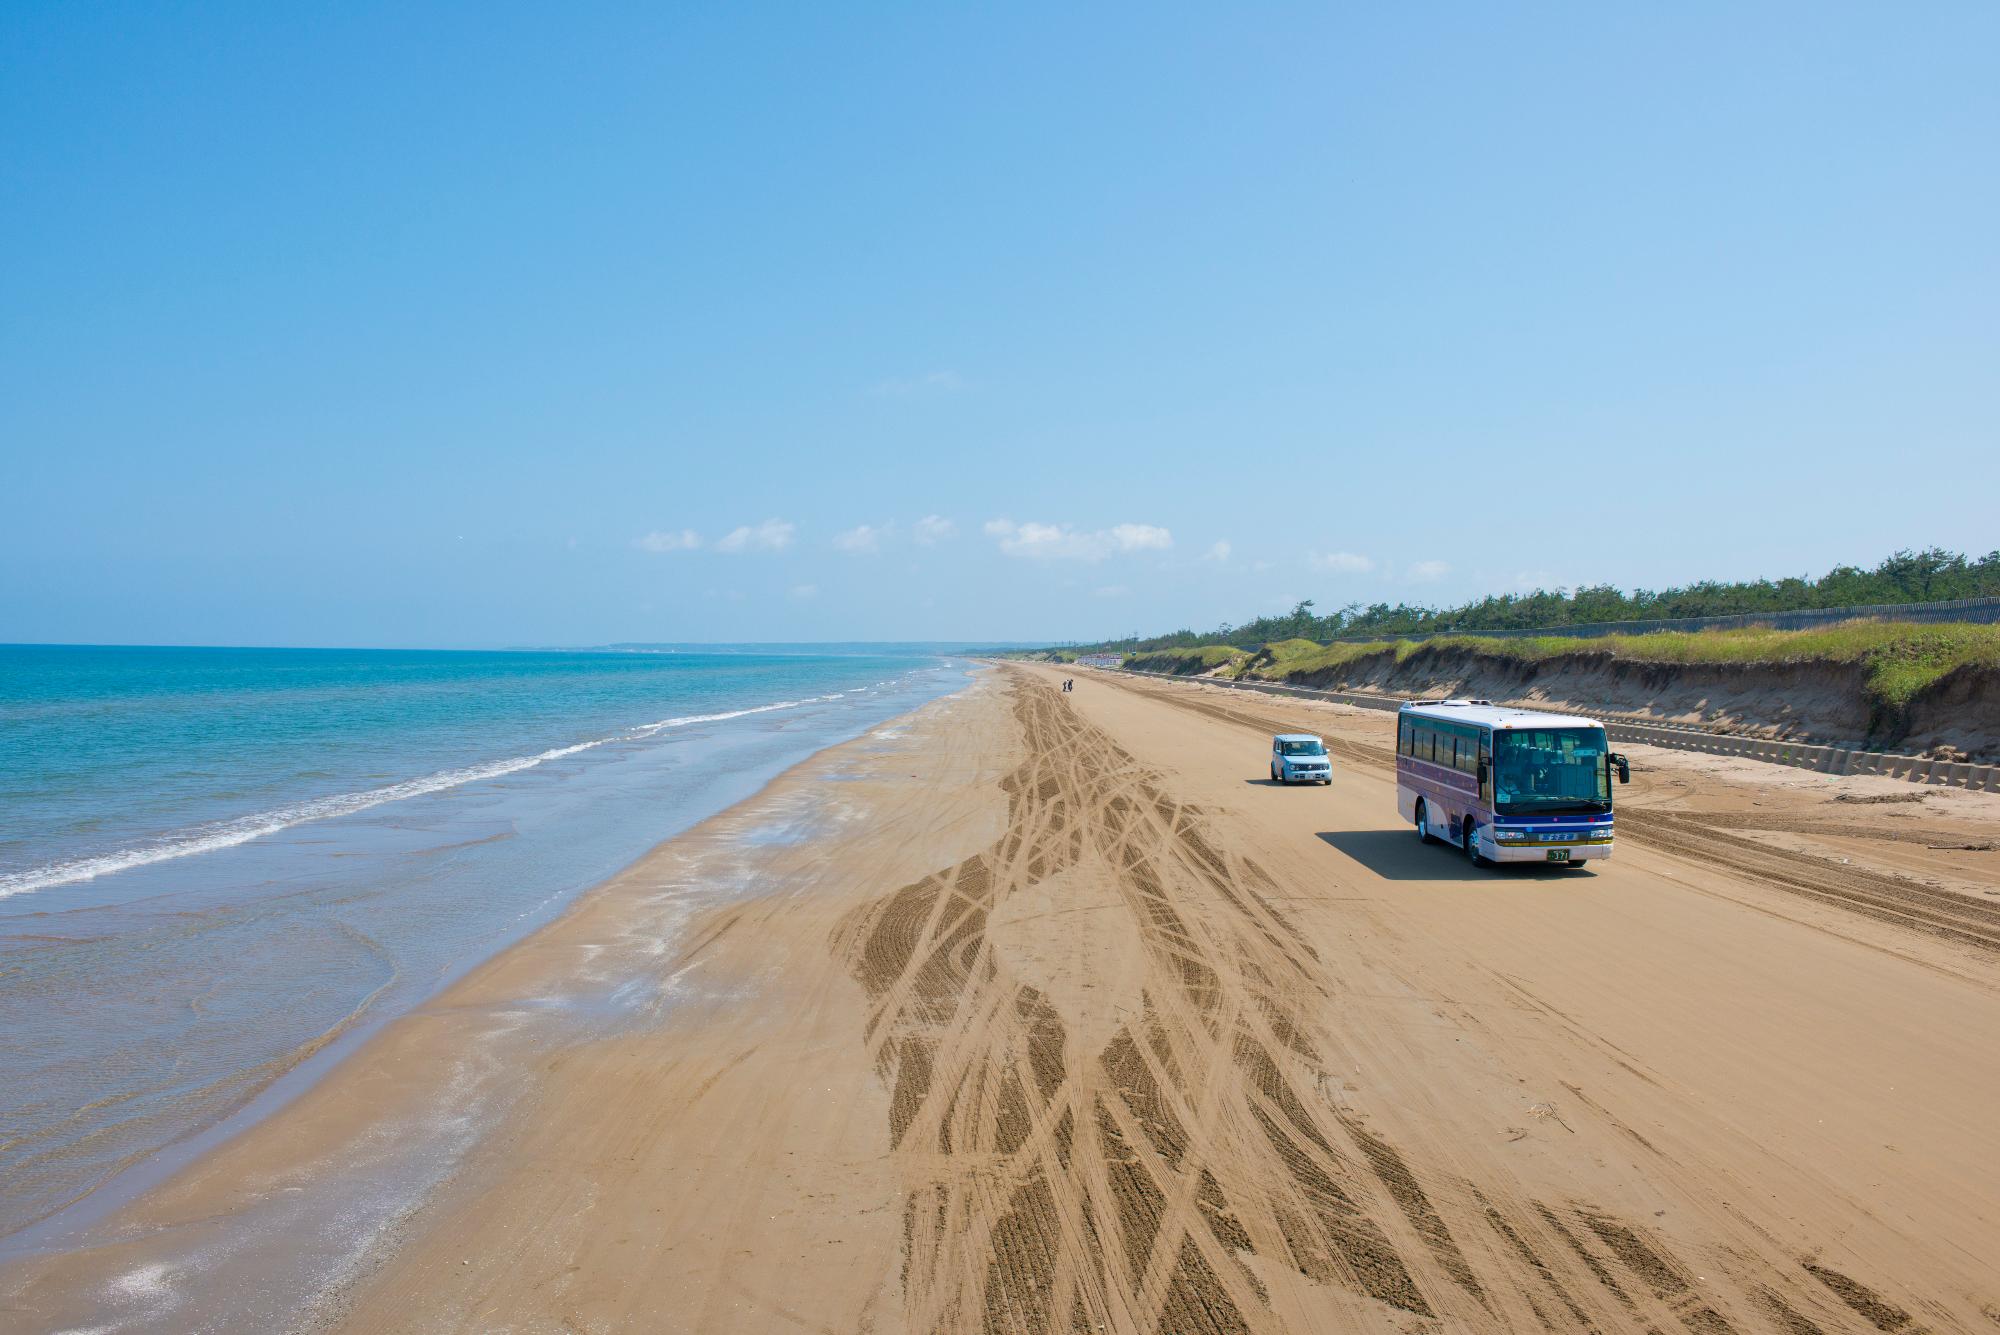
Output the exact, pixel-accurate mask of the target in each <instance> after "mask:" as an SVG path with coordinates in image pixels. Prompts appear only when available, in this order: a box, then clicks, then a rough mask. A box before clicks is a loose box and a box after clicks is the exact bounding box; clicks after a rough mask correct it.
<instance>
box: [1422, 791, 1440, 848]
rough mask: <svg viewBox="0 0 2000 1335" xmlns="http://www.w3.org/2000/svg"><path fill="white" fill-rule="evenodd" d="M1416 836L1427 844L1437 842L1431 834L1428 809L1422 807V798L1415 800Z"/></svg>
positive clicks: (1435, 837)
mask: <svg viewBox="0 0 2000 1335" xmlns="http://www.w3.org/2000/svg"><path fill="white" fill-rule="evenodd" d="M1417 836H1418V837H1419V838H1420V839H1422V840H1423V841H1424V842H1425V843H1427V844H1434V843H1436V842H1437V836H1436V835H1434V834H1432V833H1431V813H1430V808H1429V807H1427V806H1425V805H1424V800H1423V799H1422V798H1418V799H1417Z"/></svg>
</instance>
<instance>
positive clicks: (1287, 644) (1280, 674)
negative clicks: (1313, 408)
mask: <svg viewBox="0 0 2000 1335" xmlns="http://www.w3.org/2000/svg"><path fill="white" fill-rule="evenodd" d="M1211 647H1214V646H1211ZM1454 649H1457V650H1461V651H1465V652H1471V653H1481V654H1490V655H1493V656H1495V657H1501V658H1513V659H1520V660H1523V661H1529V662H1536V661H1540V660H1543V659H1548V658H1555V657H1559V656H1561V655H1563V654H1574V653H1601V652H1609V653H1611V654H1613V655H1615V656H1617V657H1619V658H1623V659H1626V660H1628V661H1631V662H1637V663H1703V664H1706V663H1741V664H1745V665H1749V664H1805V663H1813V662H1825V663H1859V664H1861V665H1862V666H1863V667H1864V668H1865V669H1866V670H1867V681H1868V691H1869V694H1871V695H1872V696H1874V697H1875V698H1876V699H1878V700H1880V701H1881V702H1882V703H1884V704H1888V705H1903V704H1907V703H1908V702H1909V701H1910V699H1911V698H1912V697H1913V696H1915V695H1916V694H1917V692H1919V691H1921V690H1922V689H1923V688H1924V687H1926V686H1928V685H1930V684H1931V683H1932V682H1934V681H1936V680H1937V679H1938V678H1940V677H1942V676H1944V675H1945V674H1946V673H1947V672H1950V671H1951V670H1953V669H1954V668H1959V667H1966V666H1977V667H1989V668H2000V626H1977V625H1965V624H1960V623H1942V624H1936V625H1923V624H1917V623H1913V622H1899V621H1850V622H1845V623H1843V624H1841V625H1837V626H1828V627H1825V628H1822V629H1818V630H1763V629H1756V628H1751V629H1744V630H1702V631H1655V632H1653V633H1652V634H1650V635H1605V636H1598V637H1594V638H1591V639H1578V638H1574V637H1569V636H1561V635H1535V636H1523V637H1520V638H1495V637H1491V636H1484V635H1443V636H1438V637H1436V638H1433V639H1429V640H1423V641H1415V640H1376V641H1373V642H1371V643H1367V644H1333V645H1321V644H1315V643H1313V642H1312V641H1310V640H1284V641H1280V642H1278V643H1276V644H1272V645H1268V646H1266V647H1265V649H1264V651H1263V652H1262V653H1260V654H1258V655H1257V656H1256V658H1255V659H1251V660H1246V661H1245V663H1244V664H1243V670H1244V671H1245V673H1246V674H1247V675H1254V676H1258V677H1268V678H1284V677H1299V676H1305V675H1307V674H1310V673H1315V672H1320V671H1324V670H1327V669H1335V668H1340V667H1343V666H1345V665H1347V664H1349V663H1352V662H1354V661H1355V660H1356V659H1360V658H1364V657H1368V656H1370V655H1374V654H1380V653H1383V652H1385V651H1389V650H1393V651H1394V652H1395V655H1396V661H1397V662H1398V663H1401V662H1403V661H1404V660H1406V659H1408V658H1409V657H1410V655H1412V654H1414V653H1417V652H1418V651H1419V650H1429V651H1431V652H1434V653H1441V652H1449V651H1450V650H1454ZM1176 652H1194V651H1189V650H1184V651H1176ZM1231 652H1234V651H1231Z"/></svg>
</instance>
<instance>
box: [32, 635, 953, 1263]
mask: <svg viewBox="0 0 2000 1335" xmlns="http://www.w3.org/2000/svg"><path fill="white" fill-rule="evenodd" d="M965 672H966V665H965V664H964V663H963V662H961V661H954V660H952V659H951V658H950V657H949V656H948V655H947V654H944V653H941V652H937V651H935V650H931V651H923V650H918V649H910V650H907V651H897V652H888V651H884V650H881V649H857V650H855V651H853V652H840V653H831V652H799V653H782V654H780V653H770V652H758V651H753V650H745V651H741V652H734V651H730V652H718V651H713V650H693V649H690V650H684V651H683V650H672V651H623V652H520V653H445V652H420V651H410V652H401V651H376V650H367V651H362V650H300V649H284V650H258V649H155V648H87V647H43V646H14V647H0V1091H4V1093H0V1238H6V1237H7V1236H8V1235H10V1234H11V1235H13V1236H14V1239H15V1241H17V1242H18V1241H20V1240H22V1239H25V1238H27V1237H28V1236H30V1235H31V1234H36V1233H40V1234H47V1233H48V1232H49V1231H50V1230H51V1229H53V1228H57V1227H60V1226H61V1225H63V1224H65V1223H67V1222H68V1217H69V1216H72V1215H74V1214H76V1213H77V1212H78V1211H79V1210H82V1209H83V1208H84V1207H83V1206H80V1205H79V1202H85V1201H86V1199H87V1198H99V1199H101V1198H105V1197H112V1196H116V1195H117V1194H118V1191H117V1187H118V1185H119V1184H129V1183H130V1182H131V1181H132V1180H133V1179H134V1178H138V1177H143V1176H145V1175H146V1174H147V1173H148V1172H153V1173H157V1172H158V1171H160V1170H161V1165H162V1164H163V1163H167V1162H171V1161H172V1160H173V1158H174V1152H175V1149H176V1147H182V1148H185V1147H187V1146H190V1145H192V1144H194V1143H196V1142H197V1141H198V1139H199V1137H200V1136H201V1135H202V1133H203V1132H205V1131H207V1130H209V1129H211V1128H213V1127H215V1126H216V1125H217V1124H218V1123H220V1122H222V1121H223V1119H225V1118H230V1117H232V1116H236V1117H239V1118H240V1117H241V1116H244V1115H248V1114H254V1113H255V1111H256V1110H257V1107H258V1105H259V1102H260V1098H261V1100H262V1101H263V1102H269V1101H270V1100H271V1099H272V1098H274V1097H276V1094H275V1093H274V1092H273V1087H274V1084H277V1083H278V1082H282V1081H284V1080H285V1079H286V1078H287V1077H288V1076H290V1077H291V1078H292V1079H293V1080H294V1081H296V1079H297V1078H298V1077H297V1074H296V1072H297V1070H298V1068H299V1067H300V1066H301V1063H303V1062H306V1061H307V1060H308V1059H311V1060H313V1061H315V1062H321V1063H323V1062H325V1061H327V1060H329V1059H330V1057H331V1056H332V1055H337V1054H338V1053H339V1052H340V1051H341V1050H342V1048H343V1045H346V1046H351V1044H352V1043H353V1042H354V1041H358V1039H359V1037H360V1036H362V1035H363V1034H365V1033H366V1032H368V1031H369V1030H370V1029H372V1028H373V1027H375V1026H376V1025H379V1024H380V1023H381V1022H382V1021H383V1020H384V1019H386V1018H388V1017H390V1016H393V1015H395V1014H397V1013H399V1012H401V1011H404V1010H407V1009H408V1008H410V1007H411V1006H413V1005H414V1004H416V1003H418V1002H420V1001H422V1000H423V999H424V998H426V997H428V996H430V995H432V994H434V993H435V992H436V991H437V990H438V989H439V988H440V987H442V986H443V985H444V984H445V983H447V982H449V981H450V980H451V979H452V978H454V977H456V976H457V975H459V974H461V973H463V972H464V971H465V970H466V969H467V968H469V967H471V966H472V965H473V964H475V963H477V962H479V961H480V960H482V959H484V958H486V957H488V956H490V955H491V954H493V953H494V952H495V951H496V950H498V949H500V948H501V947H503V946H505V945H506V944H508V943H510V942H512V941H514V940H516V939H518V938H519V937H520V936H522V935H523V934H525V933H526V932H528V931H529V930H532V929H533V928H534V927H536V926H538V925H540V924H541V923H543V922H546V921H547V920H548V919H549V918H550V917H552V916H553V915H554V914H555V913H557V912H558V911H559V910H560V909H561V908H562V907H563V906H564V905H565V904H566V903H568V902H569V901H570V900H571V899H572V898H573V897H574V896H575V895H576V894H577V893H578V892H579V891H581V890H583V889H585V888H587V887H589V886H591V885H593V884H595V883H597V882H599V881H601V880H603V879H604V878H605V877H607V876H609V875H610V874H612V873H613V872H615V871H617V870H618V869H619V868H620V867H622V866H624V865H625V864H627V863H629V862H631V861H632V860H633V859H634V858H636V857H638V856H639V855H640V854H642V853H644V852H645V851H646V850H647V849H648V848H649V847H651V846H652V845H653V844H655V843H657V842H658V841H660V840H662V839H664V838H667V837H669V836H671V835H673V834H675V833H678V832H679V831H681V830H683V829H686V828H687V827H688V826H690V825H692V824H694V823H695V822H696V821H698V820H700V819H702V818H703V817H705V816H708V815H711V814H713V813H715V812H716V811H719V810H721V809H722V808H724V807H726V806H728V805H730V804H731V803H733V802H735V801H737V800H739V799H740V798H743V797H745V796H748V795H749V794H750V793H751V792H753V791H755V790H756V789H757V788H758V787H760V786H762V785H763V784H764V783H765V782H767V781H768V780H769V779H770V778H772V777H773V776H775V775H776V774H777V773H779V772H780V771H782V770H784V769H786V768H788V767H789V766H791V765H793V764H795V763H797V762H798V761H799V760H801V759H804V758H805V757H806V756H808V755H810V754H811V753H813V752H814V751H817V750H819V749H821V748H823V747H825V746H828V745H831V744H834V743H836V742H839V741H843V740H846V739H848V738H852V737H855V736H859V735H861V734H862V733H864V732H866V731H868V730H869V729H870V728H872V727H874V726H876V725H878V724H880V723H881V722H883V721H884V720H886V719H888V718H890V717H893V716H895V715H897V714H901V713H904V712H906V711H908V710H910V709H912V708H914V707H916V706H917V705H919V704H922V703H924V702H926V701H928V700H931V699H935V698H936V697H938V696H940V695H942V694H945V693H947V692H949V691H951V690H954V689H957V687H959V686H960V685H962V684H963V683H964V681H965ZM107 1185H111V1186H112V1188H113V1189H112V1190H111V1191H108V1192H106V1191H101V1190H100V1189H101V1188H104V1187H106V1186H107Z"/></svg>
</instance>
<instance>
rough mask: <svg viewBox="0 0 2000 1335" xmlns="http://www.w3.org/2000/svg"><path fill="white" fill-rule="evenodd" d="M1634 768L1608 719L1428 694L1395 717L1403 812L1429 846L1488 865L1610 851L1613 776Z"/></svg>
mask: <svg viewBox="0 0 2000 1335" xmlns="http://www.w3.org/2000/svg"><path fill="white" fill-rule="evenodd" d="M1614 771H1615V772H1616V773H1617V775H1618V782H1620V783H1629V782H1630V781H1631V778H1632V768H1631V766H1630V765H1629V764H1627V763H1626V760H1625V757H1624V756H1622V755H1619V754H1617V753H1616V752H1614V751H1611V750H1609V749H1608V748H1607V747H1606V745H1605V739H1604V725H1603V724H1601V723H1599V722H1597V721H1596V720H1595V719H1587V718H1576V717H1574V716H1572V715H1568V714H1539V713H1534V712H1531V711H1528V710H1522V709H1509V708H1505V707H1501V706H1496V705H1494V704H1493V703H1492V702H1491V701H1487V700H1425V701H1414V702H1412V703H1410V704H1406V705H1404V706H1403V707H1402V709H1401V710H1400V711H1399V713H1398V714H1397V719H1396V809H1397V810H1398V811H1400V812H1401V813H1402V816H1403V819H1404V820H1406V821H1409V822H1410V823H1411V824H1413V825H1415V826H1416V827H1417V833H1418V834H1419V835H1421V836H1422V837H1423V840H1424V842H1425V843H1436V842H1444V843H1448V844H1451V845H1453V846H1454V847H1457V848H1460V849H1462V850H1464V852H1465V855H1466V856H1467V857H1469V858H1471V859H1472V861H1473V862H1474V864H1475V865H1479V864H1484V863H1488V862H1557V863H1573V862H1582V861H1585V860H1588V859H1593V858H1608V857H1610V856H1611V776H1612V774H1613V772H1614Z"/></svg>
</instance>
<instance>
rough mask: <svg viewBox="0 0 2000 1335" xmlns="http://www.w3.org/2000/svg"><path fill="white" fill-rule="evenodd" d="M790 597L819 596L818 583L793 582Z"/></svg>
mask: <svg viewBox="0 0 2000 1335" xmlns="http://www.w3.org/2000/svg"><path fill="white" fill-rule="evenodd" d="M792 597H794V598H817V597H819V585H817V584H794V585H792Z"/></svg>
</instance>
